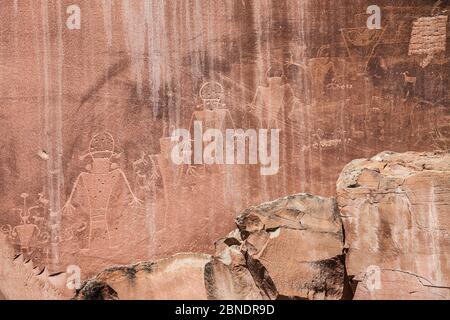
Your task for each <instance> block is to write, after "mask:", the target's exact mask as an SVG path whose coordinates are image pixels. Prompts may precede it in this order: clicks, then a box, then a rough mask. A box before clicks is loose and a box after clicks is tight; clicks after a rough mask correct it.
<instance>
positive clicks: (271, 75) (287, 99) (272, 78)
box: [250, 66, 296, 129]
mask: <svg viewBox="0 0 450 320" xmlns="http://www.w3.org/2000/svg"><path fill="white" fill-rule="evenodd" d="M283 74H284V73H283V69H282V67H279V66H272V67H271V68H269V70H268V71H267V73H266V75H267V82H268V86H266V87H264V86H259V87H258V88H257V89H256V94H255V97H254V99H253V101H252V103H251V105H250V109H251V110H250V111H251V112H252V113H253V114H254V115H255V116H256V117H257V118H258V120H259V124H260V126H261V127H262V128H267V129H268V128H276V129H279V128H280V126H281V124H282V122H283V120H282V119H283V117H284V115H285V114H284V113H285V112H284V111H285V110H286V108H288V107H289V106H291V105H292V103H293V102H294V101H295V100H296V99H295V96H294V92H293V90H292V88H291V86H290V85H289V84H288V83H283Z"/></svg>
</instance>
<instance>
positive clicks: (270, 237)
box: [77, 194, 345, 300]
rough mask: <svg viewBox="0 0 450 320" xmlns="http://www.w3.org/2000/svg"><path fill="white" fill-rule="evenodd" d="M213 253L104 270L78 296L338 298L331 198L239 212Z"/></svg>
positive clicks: (339, 257)
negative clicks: (232, 228) (229, 230)
mask: <svg viewBox="0 0 450 320" xmlns="http://www.w3.org/2000/svg"><path fill="white" fill-rule="evenodd" d="M236 223H237V226H238V229H237V230H234V231H233V232H231V233H230V234H229V235H228V236H227V237H225V238H223V239H220V240H219V241H217V243H216V248H217V251H216V254H215V255H214V256H212V257H211V256H209V255H201V254H182V255H176V256H173V257H172V258H169V259H166V260H161V261H158V262H155V263H140V264H137V265H133V266H123V267H115V268H110V269H107V270H105V271H103V272H102V273H100V274H99V275H97V276H96V277H95V278H94V279H91V280H89V281H88V282H87V283H86V284H85V285H84V287H83V288H82V289H81V290H80V291H79V293H78V295H77V298H79V299H115V298H119V299H239V300H245V299H253V300H255V299H256V300H260V299H282V298H292V299H341V298H342V296H343V290H344V280H345V268H344V256H343V241H344V239H343V231H342V224H341V221H340V218H339V214H338V212H337V206H336V202H335V200H334V199H332V198H322V197H316V196H311V195H308V194H298V195H293V196H289V197H285V198H282V199H279V200H275V201H273V202H268V203H265V204H262V205H260V206H256V207H252V208H250V209H247V210H245V211H244V212H243V213H242V214H241V215H240V216H239V217H238V218H237V220H236Z"/></svg>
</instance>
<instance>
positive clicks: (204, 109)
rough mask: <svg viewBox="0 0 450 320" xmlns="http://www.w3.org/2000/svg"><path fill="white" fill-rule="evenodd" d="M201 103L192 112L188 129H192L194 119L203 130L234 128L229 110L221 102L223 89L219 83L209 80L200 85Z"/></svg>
mask: <svg viewBox="0 0 450 320" xmlns="http://www.w3.org/2000/svg"><path fill="white" fill-rule="evenodd" d="M199 95H200V98H201V99H202V102H203V103H202V104H201V105H199V106H197V109H198V110H196V111H194V113H193V114H192V118H191V122H190V129H191V130H192V129H193V124H194V121H201V122H202V126H203V129H204V130H207V129H218V130H220V131H223V132H225V129H234V121H233V118H232V116H231V113H230V110H228V109H227V108H226V107H225V104H224V103H223V102H222V101H223V98H224V89H223V87H222V85H221V84H220V83H217V82H214V81H211V82H207V83H205V84H203V85H202V87H201V88H200V92H199Z"/></svg>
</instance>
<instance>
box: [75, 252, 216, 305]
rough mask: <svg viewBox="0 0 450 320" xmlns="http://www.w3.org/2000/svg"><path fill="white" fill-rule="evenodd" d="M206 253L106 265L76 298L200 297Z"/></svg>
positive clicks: (208, 259)
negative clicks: (136, 262) (111, 265)
mask: <svg viewBox="0 0 450 320" xmlns="http://www.w3.org/2000/svg"><path fill="white" fill-rule="evenodd" d="M209 261H211V257H210V256H209V255H204V254H193V253H192V254H191V253H189V254H177V255H174V256H172V257H170V258H167V259H163V260H158V261H156V262H141V263H138V264H134V265H129V266H117V267H111V268H108V269H106V270H104V271H102V272H101V273H99V274H98V275H97V276H95V277H94V278H92V279H90V280H88V281H87V282H86V283H85V284H84V286H83V287H82V288H81V289H80V290H79V292H78V293H77V295H76V299H86V300H91V299H96V300H107V299H120V300H183V299H187V300H204V299H206V298H207V293H206V290H205V285H204V273H205V265H206V264H207V263H208V262H209Z"/></svg>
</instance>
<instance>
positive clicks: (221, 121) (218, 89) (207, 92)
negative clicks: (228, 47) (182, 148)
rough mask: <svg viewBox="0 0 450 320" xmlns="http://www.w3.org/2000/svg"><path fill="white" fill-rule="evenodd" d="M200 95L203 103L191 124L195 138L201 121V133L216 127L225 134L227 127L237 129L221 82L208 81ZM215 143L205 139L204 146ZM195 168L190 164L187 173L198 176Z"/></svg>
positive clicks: (191, 131) (190, 127)
mask: <svg viewBox="0 0 450 320" xmlns="http://www.w3.org/2000/svg"><path fill="white" fill-rule="evenodd" d="M199 95H200V98H201V99H202V104H201V105H198V106H197V109H198V110H197V111H194V113H193V114H192V117H191V121H190V124H189V131H190V133H191V137H194V139H195V137H196V136H197V135H198V133H196V127H195V123H197V124H198V123H201V131H202V132H201V134H203V132H206V131H207V130H208V129H214V130H219V131H220V132H221V133H222V134H223V135H224V136H225V132H226V129H235V125H234V121H233V117H232V116H231V113H230V110H228V109H227V108H226V107H225V104H224V103H223V98H224V89H223V87H222V85H221V84H220V83H217V82H214V81H211V82H206V83H205V84H203V85H202V87H201V88H200V92H199ZM215 143H216V141H203V147H205V146H206V145H210V146H213V145H214V144H215ZM193 163H196V161H195V160H194V161H193ZM194 168H195V166H189V167H188V168H187V173H188V174H189V175H191V176H197V175H198V172H197V171H196V170H195V169H194Z"/></svg>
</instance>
